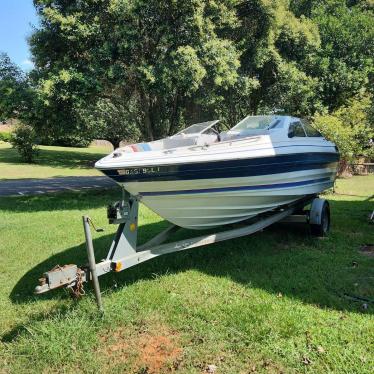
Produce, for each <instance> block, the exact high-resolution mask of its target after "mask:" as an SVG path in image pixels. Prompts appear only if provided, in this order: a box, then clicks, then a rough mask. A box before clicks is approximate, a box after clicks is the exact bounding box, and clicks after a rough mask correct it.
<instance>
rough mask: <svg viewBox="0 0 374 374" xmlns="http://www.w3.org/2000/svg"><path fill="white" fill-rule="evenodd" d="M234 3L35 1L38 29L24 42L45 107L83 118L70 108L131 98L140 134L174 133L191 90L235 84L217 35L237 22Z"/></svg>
mask: <svg viewBox="0 0 374 374" xmlns="http://www.w3.org/2000/svg"><path fill="white" fill-rule="evenodd" d="M234 3H235V2H234V1H230V0H214V1H210V2H202V1H196V0H188V1H183V2H176V1H172V0H168V1H163V2H160V1H156V0H151V1H145V0H133V1H130V2H129V1H125V0H116V1H106V0H101V1H95V2H92V1H88V0H86V1H79V2H74V3H71V2H66V1H62V0H60V1H58V0H56V1H35V4H36V7H37V10H38V12H39V15H40V18H41V28H40V29H39V30H37V31H36V32H35V33H34V35H33V36H32V37H31V39H30V44H31V47H32V52H33V54H34V56H35V65H36V73H35V79H36V80H37V81H38V82H39V86H40V92H41V95H42V96H43V97H44V101H45V102H46V105H50V106H52V107H56V103H58V104H59V105H60V106H61V108H63V110H66V109H67V110H66V112H69V113H73V114H74V116H75V117H76V121H77V123H80V122H82V123H86V121H84V120H83V121H82V118H79V116H77V115H76V113H78V112H79V113H82V111H81V109H82V108H87V109H88V110H89V108H92V109H93V110H94V108H95V107H97V101H100V100H102V99H108V100H110V101H112V102H114V101H115V102H116V103H118V102H121V103H122V104H121V105H125V104H126V103H128V102H135V103H136V104H135V105H133V109H134V110H136V113H132V117H137V118H138V123H139V129H140V131H141V132H142V133H143V136H144V137H146V138H148V139H154V138H156V137H160V136H163V135H166V134H171V133H173V132H175V131H176V130H177V129H178V128H179V127H180V126H181V125H183V123H184V121H185V118H186V107H187V106H188V104H189V102H191V101H194V97H195V95H199V94H200V93H201V92H203V91H204V92H210V91H212V92H213V91H214V90H215V89H216V88H228V87H231V86H233V85H234V84H235V83H236V80H237V68H238V66H239V53H238V51H237V50H236V48H235V46H234V43H233V42H232V41H231V40H229V39H227V38H224V37H221V36H219V35H218V34H219V32H220V30H222V29H224V28H232V27H234V26H235V25H236V21H237V19H236V17H235V8H234ZM108 108H109V106H108ZM83 112H84V111H83ZM62 125H63V126H64V127H65V126H66V128H69V126H68V124H65V123H63V124H62ZM107 126H110V121H108V124H107ZM108 140H109V139H108Z"/></svg>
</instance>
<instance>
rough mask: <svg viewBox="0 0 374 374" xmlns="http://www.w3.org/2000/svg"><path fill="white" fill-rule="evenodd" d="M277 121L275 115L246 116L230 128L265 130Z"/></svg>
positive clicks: (237, 129)
mask: <svg viewBox="0 0 374 374" xmlns="http://www.w3.org/2000/svg"><path fill="white" fill-rule="evenodd" d="M276 121H277V117H276V116H248V117H246V118H244V119H243V120H242V121H240V122H239V123H238V124H237V125H236V126H234V127H233V128H232V129H231V130H236V131H243V130H266V129H268V128H269V127H272V124H273V122H276Z"/></svg>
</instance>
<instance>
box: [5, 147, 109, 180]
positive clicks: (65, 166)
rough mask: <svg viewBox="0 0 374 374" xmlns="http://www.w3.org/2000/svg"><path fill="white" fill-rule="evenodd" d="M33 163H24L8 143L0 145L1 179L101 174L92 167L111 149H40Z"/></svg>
mask: <svg viewBox="0 0 374 374" xmlns="http://www.w3.org/2000/svg"><path fill="white" fill-rule="evenodd" d="M39 148H40V151H39V155H38V156H37V157H36V160H35V163H34V164H26V163H24V162H22V160H21V158H20V156H19V154H18V153H17V151H16V150H15V149H13V148H12V147H11V145H10V144H9V143H5V142H0V180H1V179H20V178H53V177H66V176H80V175H85V176H87V175H102V174H101V173H100V172H98V171H97V170H95V169H94V168H93V167H92V166H93V164H94V163H95V161H97V160H98V159H99V158H101V157H103V155H105V154H108V153H109V152H110V151H111V149H110V148H108V147H89V148H71V147H52V146H40V147H39Z"/></svg>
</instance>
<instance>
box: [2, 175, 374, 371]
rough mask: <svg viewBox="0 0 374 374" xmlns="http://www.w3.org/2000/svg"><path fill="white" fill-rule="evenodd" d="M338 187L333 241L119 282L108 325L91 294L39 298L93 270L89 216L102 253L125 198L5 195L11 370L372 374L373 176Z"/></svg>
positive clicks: (203, 255)
mask: <svg viewBox="0 0 374 374" xmlns="http://www.w3.org/2000/svg"><path fill="white" fill-rule="evenodd" d="M337 191H338V193H339V195H338V194H336V195H327V196H326V197H327V198H328V199H329V201H330V203H331V210H332V229H331V233H330V235H329V237H328V238H326V239H315V238H312V237H310V235H309V234H308V232H307V230H306V229H305V228H304V227H303V226H294V225H291V226H280V225H278V226H274V227H271V228H268V229H266V230H264V231H263V232H260V233H257V234H255V235H253V236H250V237H245V238H240V239H236V240H231V241H229V242H222V243H218V244H214V245H210V246H207V247H204V248H198V249H192V250H189V251H185V252H180V253H174V254H171V255H167V256H164V257H159V258H157V259H154V260H152V261H149V262H146V263H143V264H141V265H139V266H136V267H134V268H132V269H129V270H126V271H124V272H122V273H119V274H108V275H107V276H105V277H102V278H100V283H101V287H102V292H103V302H104V305H105V311H106V313H105V315H104V316H103V317H100V316H99V315H98V313H97V311H96V306H95V303H94V298H93V293H92V291H91V290H90V288H87V295H86V296H85V297H84V298H83V299H82V300H80V301H78V302H76V301H73V300H71V299H70V298H69V297H68V296H67V294H66V293H65V291H64V290H57V291H55V292H51V293H48V294H46V295H43V296H39V297H36V296H33V295H32V291H33V288H34V286H35V285H36V283H37V279H38V277H39V276H40V275H41V274H42V273H43V271H46V270H49V269H50V268H52V267H53V266H54V265H56V264H60V265H63V264H66V263H78V264H79V263H84V262H85V248H84V244H83V230H82V223H81V215H82V214H89V215H90V216H91V217H92V218H93V220H94V222H95V223H96V224H97V225H98V226H102V227H104V228H105V229H106V231H105V232H104V233H100V234H96V233H95V234H94V245H95V248H96V252H97V259H100V258H101V256H103V255H104V253H105V252H106V249H107V247H108V245H109V244H110V241H111V238H112V234H113V232H114V230H115V227H113V226H109V225H107V224H106V217H105V205H106V204H107V203H108V202H109V201H112V200H115V199H117V198H118V195H119V191H117V190H108V191H89V192H84V193H62V194H56V195H43V196H35V197H15V198H6V199H0V209H1V211H0V235H1V236H0V284H1V287H0V308H1V309H0V310H1V313H0V335H1V342H0V373H3V372H4V373H8V372H10V373H23V372H27V373H30V372H35V373H42V372H45V373H47V372H48V373H51V372H65V373H73V372H92V373H93V372H95V373H98V372H111V373H112V372H114V373H117V372H118V373H138V374H140V373H143V374H144V373H149V374H150V373H152V372H155V373H157V372H160V373H167V372H174V371H178V372H180V373H201V372H204V371H205V369H206V367H207V365H210V364H213V365H216V366H217V373H230V374H231V373H249V372H258V373H268V372H273V373H280V372H283V373H293V372H298V373H300V372H302V373H303V372H305V373H327V372H333V373H350V374H351V373H359V374H364V373H371V372H372V368H373V364H374V363H373V357H374V352H373V336H374V327H373V326H374V318H373V311H374V308H373V301H374V272H373V261H374V260H373V257H368V256H363V255H362V254H360V253H359V248H360V246H361V245H362V244H365V243H373V242H374V230H373V225H370V224H369V223H368V221H367V216H368V214H369V213H370V211H371V210H373V209H374V202H373V196H372V194H373V191H374V176H369V177H354V178H352V179H347V180H339V181H338V183H337ZM344 194H350V195H348V196H347V195H344ZM140 222H141V225H142V226H141V231H140V236H141V240H142V241H143V240H146V239H147V238H149V237H151V236H152V235H154V234H155V233H156V232H158V231H159V230H161V229H162V228H164V227H165V226H166V223H165V222H164V221H162V220H160V218H159V217H157V216H156V215H154V214H153V213H152V212H150V211H149V210H147V209H145V208H144V207H142V209H141V215H140ZM345 295H351V296H358V297H362V298H364V299H370V300H371V302H368V303H367V306H368V308H367V309H365V308H364V307H363V304H364V302H363V301H359V300H358V299H355V298H349V297H347V296H345Z"/></svg>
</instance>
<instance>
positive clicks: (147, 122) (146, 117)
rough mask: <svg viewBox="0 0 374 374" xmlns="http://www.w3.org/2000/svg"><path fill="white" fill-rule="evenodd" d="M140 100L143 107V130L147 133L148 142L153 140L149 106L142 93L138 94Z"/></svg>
mask: <svg viewBox="0 0 374 374" xmlns="http://www.w3.org/2000/svg"><path fill="white" fill-rule="evenodd" d="M140 98H141V102H142V107H143V113H144V123H145V130H146V132H147V137H148V140H151V141H152V140H154V136H153V128H152V120H151V114H150V106H149V101H148V98H147V97H146V96H145V95H144V93H143V92H141V93H140Z"/></svg>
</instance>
